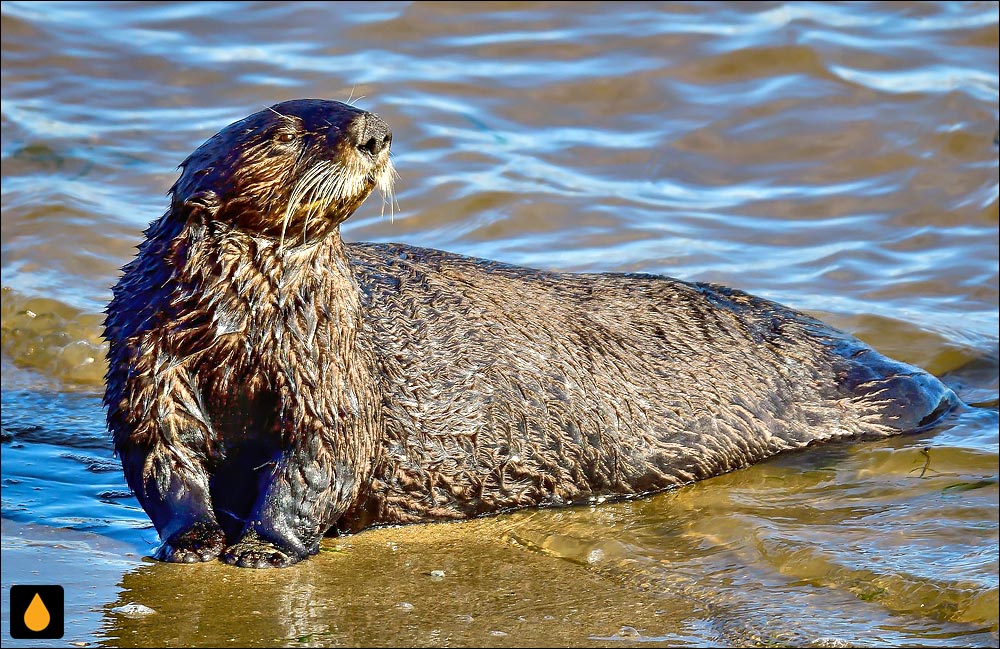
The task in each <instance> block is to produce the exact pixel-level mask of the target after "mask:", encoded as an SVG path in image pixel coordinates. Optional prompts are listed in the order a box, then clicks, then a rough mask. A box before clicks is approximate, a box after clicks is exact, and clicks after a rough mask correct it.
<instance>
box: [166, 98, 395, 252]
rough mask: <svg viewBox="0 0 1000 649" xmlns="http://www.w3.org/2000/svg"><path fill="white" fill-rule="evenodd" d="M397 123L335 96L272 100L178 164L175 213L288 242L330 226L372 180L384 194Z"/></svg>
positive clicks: (324, 232) (316, 235)
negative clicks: (393, 127)
mask: <svg viewBox="0 0 1000 649" xmlns="http://www.w3.org/2000/svg"><path fill="white" fill-rule="evenodd" d="M391 141H392V133H391V132H390V130H389V127H388V126H387V125H386V123H385V122H384V121H382V120H381V119H380V118H379V117H378V116H377V115H374V114H372V113H367V112H365V111H363V110H361V109H359V108H355V107H354V106H348V105H347V104H343V103H340V102H338V101H326V100H322V99H298V100H294V101H286V102H283V103H280V104H275V105H274V106H271V107H270V108H267V109H264V110H262V111H260V112H257V113H254V114H253V115H250V116H249V117H247V118H245V119H242V120H240V121H238V122H236V123H234V124H230V125H229V126H227V127H226V128H224V129H222V130H221V131H219V132H218V133H217V134H216V135H214V136H213V137H212V138H210V139H209V140H208V141H207V142H205V143H204V144H202V145H201V146H200V147H198V149H197V150H196V151H195V152H194V153H192V154H191V155H190V156H189V157H188V158H187V160H185V161H184V162H183V163H182V164H181V167H182V169H183V170H182V173H181V177H180V178H179V179H178V180H177V182H176V183H174V186H173V187H172V188H171V196H172V202H171V214H172V216H174V217H175V218H180V219H184V220H186V221H189V222H191V221H195V222H204V223H217V224H220V225H222V226H223V227H228V228H237V229H239V230H242V231H245V232H247V233H249V234H252V235H255V236H266V237H271V238H275V239H278V240H280V241H281V242H282V245H296V244H299V243H303V242H309V241H314V240H316V239H317V238H319V237H323V236H325V235H327V234H329V233H330V232H331V231H332V230H333V229H334V228H336V227H337V225H338V224H339V223H341V222H342V221H343V220H344V219H346V218H347V217H348V216H350V215H351V213H352V212H354V210H355V209H356V208H357V207H358V206H359V205H361V203H362V202H363V201H364V200H365V199H366V198H367V197H368V194H370V193H371V191H372V189H373V188H375V187H376V186H377V187H379V188H380V189H381V190H382V193H383V195H388V194H389V192H391V188H392V179H393V175H394V171H393V168H392V163H391V162H390V160H389V145H390V143H391Z"/></svg>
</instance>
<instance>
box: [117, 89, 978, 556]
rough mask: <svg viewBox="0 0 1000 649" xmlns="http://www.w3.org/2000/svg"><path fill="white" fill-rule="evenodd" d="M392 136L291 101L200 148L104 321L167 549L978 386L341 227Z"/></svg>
mask: <svg viewBox="0 0 1000 649" xmlns="http://www.w3.org/2000/svg"><path fill="white" fill-rule="evenodd" d="M391 139H392V136H391V132H390V130H389V127H388V126H387V125H386V123H385V122H384V121H382V120H381V119H380V118H379V117H377V116H376V115H374V114H372V113H368V112H365V111H363V110H360V109H358V108H356V107H354V106H349V105H346V104H343V103H339V102H335V101H325V100H317V99H305V100H296V101H288V102H284V103H280V104H276V105H274V106H272V107H270V108H268V109H266V110H262V111H260V112H257V113H255V114H253V115H251V116H249V117H247V118H246V119H243V120H241V121H238V122H236V123H234V124H232V125H230V126H228V127H226V128H225V129H223V130H222V131H220V132H219V133H218V134H217V135H215V136H214V137H212V138H211V139H209V140H208V141H207V142H205V143H204V144H203V145H202V146H201V147H199V148H198V149H197V150H196V151H195V152H194V153H193V154H192V155H191V156H190V157H188V158H187V160H185V161H184V163H183V164H182V165H181V166H182V173H181V175H180V178H179V179H178V180H177V182H176V183H175V184H174V186H173V187H172V189H171V191H170V207H169V209H168V210H167V212H166V213H165V214H164V215H163V216H162V217H161V218H160V219H159V220H157V221H154V222H153V223H152V224H151V225H150V227H149V229H148V230H147V231H146V240H145V241H144V242H143V243H142V244H141V245H140V247H139V252H138V254H137V256H136V258H135V259H134V260H133V261H131V262H130V263H129V264H128V265H126V266H125V268H124V275H123V277H122V278H121V280H120V281H119V282H118V284H117V285H116V286H115V287H114V297H113V299H112V301H111V303H110V305H109V306H108V309H107V319H106V322H105V337H106V338H107V340H108V342H109V343H110V347H109V351H108V363H109V366H108V375H107V391H106V394H105V404H106V406H107V408H108V425H109V428H110V430H111V431H112V433H113V435H114V445H115V449H116V451H117V453H118V455H119V456H120V457H121V461H122V465H123V468H124V472H125V477H126V479H127V481H128V484H129V485H130V487H131V488H132V490H133V491H134V492H135V495H136V497H137V498H138V499H139V502H140V503H141V504H142V506H143V508H144V509H145V510H146V512H147V513H148V514H149V516H150V518H151V519H152V521H153V523H154V525H155V526H156V529H157V531H158V532H159V534H160V537H161V538H162V541H163V542H162V545H161V546H160V548H159V550H158V551H157V553H156V556H157V557H158V558H160V559H163V560H166V561H175V562H194V561H207V560H211V559H214V558H216V557H220V558H221V559H222V560H224V561H226V562H228V563H232V564H236V565H239V566H251V567H268V566H285V565H289V564H292V563H295V562H297V561H299V560H301V559H303V558H305V557H307V556H309V555H311V554H315V553H316V552H317V551H318V549H319V543H320V539H321V538H322V536H323V535H324V533H326V532H327V531H329V530H330V528H331V527H336V529H337V530H339V531H357V530H360V529H363V528H365V527H367V526H370V525H379V524H396V523H417V522H426V521H440V520H454V519H462V518H468V517H472V516H479V515H482V514H487V513H491V512H492V513H495V512H501V511H505V510H510V509H514V508H519V507H528V506H539V505H541V506H551V505H563V504H571V503H576V502H581V501H586V500H587V499H589V498H592V497H598V496H606V497H627V496H632V495H636V494H645V493H650V492H654V491H658V490H663V489H667V488H669V487H675V486H677V485H682V484H685V483H689V482H691V481H694V480H699V479H702V478H707V477H709V476H714V475H717V474H720V473H724V472H727V471H732V470H734V469H739V468H741V467H745V466H747V465H750V464H752V463H754V462H757V461H759V460H762V459H764V458H766V457H768V456H771V455H774V454H776V453H779V452H782V451H786V450H789V449H797V448H801V447H803V446H806V445H809V444H812V443H815V442H821V441H827V440H838V439H847V438H857V437H861V436H866V437H878V436H885V435H892V434H896V433H902V432H908V431H915V430H920V429H922V428H925V427H927V426H929V425H931V424H933V423H934V422H935V421H937V420H938V419H939V418H940V417H941V416H942V415H943V414H944V413H945V412H947V411H948V410H949V409H951V408H952V407H954V406H955V405H956V404H957V403H958V401H957V399H956V397H955V395H954V394H953V393H952V392H951V391H950V390H949V389H948V388H946V387H945V386H944V385H943V384H942V383H941V382H939V381H938V380H937V379H936V378H934V377H933V376H931V375H930V374H928V373H926V372H924V371H922V370H920V369H918V368H916V367H912V366H910V365H906V364H903V363H900V362H896V361H894V360H891V359H888V358H886V357H884V356H882V355H880V354H879V353H878V352H876V351H874V350H873V349H871V348H870V347H868V346H867V345H865V344H864V343H862V342H860V341H859V340H857V339H855V338H853V337H851V336H849V335H847V334H844V333H841V332H839V331H837V330H835V329H833V328H831V327H829V326H827V325H825V324H823V323H822V322H820V321H818V320H816V319H814V318H811V317H809V316H806V315H803V314H801V313H798V312H796V311H794V310H792V309H789V308H787V307H784V306H781V305H780V304H776V303H774V302H770V301H768V300H764V299H761V298H758V297H754V296H752V295H748V294H746V293H743V292H741V291H738V290H734V289H730V288H725V287H723V286H718V285H715V284H703V283H697V282H685V281H680V280H677V279H671V278H669V277H660V276H654V275H638V274H620V273H603V274H570V273H556V272H544V271H539V270H533V269H530V268H521V267H517V266H511V265H507V264H502V263H497V262H493V261H487V260H483V259H473V258H469V257H463V256H461V255H456V254H451V253H447V252H441V251H438V250H430V249H425V248H416V247H413V246H407V245H402V244H371V243H354V244H345V243H344V242H343V241H342V240H341V237H340V232H339V228H338V226H339V224H340V223H341V222H343V221H344V220H345V219H346V218H347V217H349V216H350V215H351V213H352V212H353V211H354V210H355V208H357V207H358V206H359V205H360V204H361V202H362V201H364V200H365V198H366V197H367V196H368V195H369V193H370V192H371V191H372V190H373V188H375V187H381V188H382V189H383V190H384V191H387V190H389V188H390V187H391V183H392V179H393V174H394V172H393V168H392V164H391V162H390V159H389V149H390V145H391Z"/></svg>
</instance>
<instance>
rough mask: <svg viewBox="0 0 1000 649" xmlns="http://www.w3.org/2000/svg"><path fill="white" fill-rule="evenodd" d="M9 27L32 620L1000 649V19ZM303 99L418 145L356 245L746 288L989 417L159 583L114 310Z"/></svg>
mask: <svg viewBox="0 0 1000 649" xmlns="http://www.w3.org/2000/svg"><path fill="white" fill-rule="evenodd" d="M2 7H3V16H2V50H3V51H2V63H3V67H2V91H3V105H2V119H3V121H2V135H3V142H2V180H3V183H2V194H3V212H2V272H3V289H2V291H3V293H2V353H3V356H2V362H3V383H2V387H3V392H2V410H3V447H2V450H3V463H2V469H3V482H2V484H3V490H2V494H3V499H2V503H3V505H2V514H3V562H2V567H3V597H4V604H3V607H2V608H3V615H4V616H5V618H6V616H7V615H8V613H9V609H8V606H7V603H6V598H7V594H8V588H7V587H8V585H9V584H11V583H24V582H28V583H62V584H64V585H65V586H66V592H67V627H66V628H67V635H66V641H75V642H86V643H90V644H103V645H108V646H122V645H128V646H132V645H143V644H160V643H166V644H200V645H208V646H213V645H219V646H221V643H225V642H236V643H237V644H247V645H268V644H286V645H296V646H298V645H317V644H319V645H329V644H358V643H360V644H381V645H399V646H407V645H427V644H487V645H534V644H542V645H545V644H571V645H581V644H620V643H622V642H637V641H657V642H661V643H664V644H668V645H674V646H677V645H691V646H697V645H702V644H706V643H708V644H720V645H746V644H760V645H774V644H800V645H801V644H811V645H814V646H843V645H845V644H851V645H880V644H895V643H903V644H911V645H922V646H967V645H994V646H995V645H996V644H997V642H998V635H997V634H998V615H997V605H998V577H997V573H998V555H997V548H998V532H997V530H998V486H997V484H998V416H997V403H998V402H997V393H998V358H997V357H998V332H997V329H998V177H997V173H998V163H997V123H998V40H1000V39H998V6H997V3H995V2H988V3H842V4H834V3H791V4H775V3H745V2H741V3H731V4H726V3H721V4H718V3H699V4H673V3H672V4H624V3H614V4H610V3H608V4H579V3H573V4H568V3H566V4H563V3H550V4H544V3H543V4H537V3H481V2H477V3H455V4H448V3H445V4H435V3H428V4H423V3H416V4H407V3H401V4H397V3H385V4H381V3H378V4H376V3H370V4H358V5H353V4H295V3H275V4H270V3H233V2H226V3H197V4H175V3H156V4H152V3H151V4H142V3H113V4H112V3H80V4H64V3H17V2H4V3H3V5H2ZM296 97H323V98H332V99H340V100H347V99H348V98H351V99H352V100H356V101H357V103H358V105H359V106H361V107H363V108H365V109H368V110H372V111H376V112H378V113H379V114H380V115H381V116H382V117H383V118H385V119H386V121H388V122H389V123H390V125H391V126H392V128H393V132H394V140H393V151H394V159H395V163H396V167H397V169H398V170H399V172H400V179H399V181H398V183H397V186H396V187H397V199H398V203H399V205H398V208H397V209H396V211H395V214H394V217H393V218H391V219H390V218H389V217H388V216H382V215H381V213H380V209H379V206H378V205H377V202H376V201H372V202H371V203H370V204H367V205H365V206H363V207H362V208H361V209H360V210H359V211H358V213H357V214H356V215H355V216H353V217H352V218H351V219H350V220H349V221H348V222H347V223H346V224H345V226H344V233H345V237H346V238H348V239H349V240H395V241H403V242H407V243H411V244H415V245H422V246H429V247H436V248H444V249H448V250H452V251H455V252H460V253H465V254H470V255H477V256H482V257H489V258H494V259H500V260H503V261H506V262H511V263H516V264H523V265H530V266H535V267H542V268H552V269H563V270H590V271H606V270H607V271H609V270H624V271H644V272H654V273H664V274H669V275H673V276H676V277H681V278H684V279H691V280H700V281H717V282H721V283H724V284H728V285H732V286H737V287H739V288H742V289H745V290H748V291H751V292H754V293H757V294H760V295H763V296H765V297H768V298H771V299H775V300H777V301H780V302H783V303H785V304H788V305H791V306H794V307H797V308H800V309H803V310H806V311H808V312H810V313H813V314H815V315H818V316H819V317H821V318H823V319H825V320H827V321H829V322H831V323H832V324H834V325H836V326H838V327H841V328H843V329H845V330H848V331H850V332H852V333H854V334H855V335H857V336H859V337H861V338H863V339H865V340H867V341H868V342H870V343H872V344H873V345H874V346H875V347H877V348H878V349H880V350H881V351H883V352H885V353H887V354H889V355H891V356H894V357H897V358H900V359H902V360H905V361H908V362H912V363H915V364H918V365H920V366H922V367H924V368H926V369H928V370H930V371H932V372H934V373H936V374H938V375H940V376H944V378H945V380H946V381H947V382H949V384H951V385H952V386H953V387H955V388H956V389H957V390H958V391H959V393H960V394H961V396H962V397H963V399H964V400H965V401H966V402H967V403H970V404H973V405H974V407H972V408H969V409H967V410H965V411H964V412H962V413H960V414H958V415H955V416H953V417H952V418H950V419H949V420H948V421H947V422H946V423H944V424H943V425H942V426H940V427H939V428H937V429H936V430H933V431H929V432H926V433H922V434H919V435H916V436H908V437H898V438H894V439H890V440H886V441H881V442H870V443H861V444H843V445H834V446H830V447H825V448H820V449H812V450H809V451H808V452H804V453H798V454H794V455H790V456H787V457H782V458H777V459H775V460H772V461H770V462H766V463H763V464H761V465H757V466H755V467H751V468H750V469H747V470H744V471H739V472H735V473H732V474H729V475H725V476H721V477H718V478H715V479H712V480H708V481H705V482H702V483H699V484H696V485H692V486H690V487H686V488H683V489H680V490H677V491H675V492H671V493H666V494H661V495H658V496H656V497H653V498H649V499H645V500H641V501H636V502H629V503H618V504H613V505H611V504H605V505H601V506H595V507H583V508H573V509H567V510H549V511H530V512H519V513H516V514H513V515H509V516H501V517H496V518H491V519H485V520H481V521H475V522H472V523H468V524H461V525H436V526H420V527H410V528H401V529H388V530H376V531H371V532H366V533H363V534H361V535H358V536H355V537H349V538H346V539H336V540H335V539H330V540H328V541H327V542H326V544H325V545H324V552H323V553H322V554H321V555H320V556H319V557H317V558H315V559H313V560H310V561H308V562H306V563H305V564H304V565H302V566H297V567H295V568H291V569H288V570H285V571H278V572H265V573H261V572H257V571H239V570H236V569H231V568H229V567H227V566H222V565H218V564H213V565H205V566H196V567H178V566H167V565H163V564H156V563H150V562H148V560H145V561H144V560H140V557H142V556H144V555H148V553H149V552H150V549H151V547H152V546H153V545H154V544H155V543H156V535H155V532H154V531H153V530H152V529H151V527H150V526H149V523H148V520H147V519H146V517H145V516H144V514H143V513H142V511H141V510H140V509H139V507H138V505H137V503H136V502H135V500H134V498H133V497H132V496H131V495H130V494H129V492H128V490H127V487H126V486H125V484H124V480H123V479H122V476H121V474H120V469H119V467H118V464H117V461H116V460H114V459H113V457H112V455H111V446H110V442H109V440H108V437H107V434H106V431H105V429H104V424H103V413H102V411H101V407H100V393H101V390H102V381H103V378H102V377H103V373H104V361H103V353H104V352H103V347H102V345H101V340H100V335H99V334H100V323H101V319H102V316H101V310H102V309H103V306H104V304H105V303H106V302H107V300H108V299H109V297H110V290H109V287H110V286H111V285H112V284H113V283H114V282H115V281H116V278H117V273H118V268H120V267H121V266H122V265H123V264H124V263H125V262H126V261H127V260H128V259H129V258H130V257H131V256H132V254H133V252H134V246H135V245H136V244H137V243H138V241H139V240H140V237H141V230H142V229H143V228H144V227H145V225H146V224H147V223H148V222H149V221H151V220H152V219H154V218H156V217H157V216H158V215H159V214H161V213H162V212H163V210H164V209H165V207H166V199H165V197H164V192H165V191H166V190H167V188H168V187H169V186H170V184H171V183H172V182H173V180H174V178H175V177H176V172H175V167H176V166H177V164H178V163H179V162H180V161H181V160H182V159H183V158H184V157H185V156H186V155H187V154H188V153H189V152H190V151H191V150H193V149H194V148H195V147H196V146H197V145H198V144H200V143H201V142H202V141H204V140H205V139H206V138H207V137H208V136H210V135H211V134H213V133H214V132H216V131H217V130H218V129H220V128H221V127H223V126H225V125H226V124H228V123H230V122H232V121H234V120H236V119H239V118H241V117H243V116H245V115H247V114H249V113H251V112H254V111H256V110H258V109H259V108H260V107H261V106H262V105H269V104H272V103H275V102H278V101H282V100H285V99H291V98H296ZM436 570H441V571H443V572H444V573H445V576H444V577H432V576H430V575H431V574H432V573H433V574H434V575H437V574H438V573H436V572H434V571H436ZM133 601H136V602H140V603H143V604H145V605H147V606H150V607H152V608H153V609H155V610H156V611H157V613H156V614H155V615H152V616H149V617H142V618H135V617H129V616H128V615H126V614H124V613H123V611H124V609H121V608H118V607H120V606H122V605H124V604H127V603H129V602H133ZM3 627H4V629H3V633H4V634H5V635H4V638H5V643H6V642H7V640H8V638H7V636H6V633H8V629H9V627H8V624H7V621H6V619H5V620H4V621H3Z"/></svg>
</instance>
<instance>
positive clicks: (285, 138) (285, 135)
mask: <svg viewBox="0 0 1000 649" xmlns="http://www.w3.org/2000/svg"><path fill="white" fill-rule="evenodd" d="M274 139H275V140H276V141H278V142H281V143H282V144H288V143H289V142H291V141H293V140H294V139H295V133H292V132H291V131H281V132H280V133H278V134H277V135H275V136H274Z"/></svg>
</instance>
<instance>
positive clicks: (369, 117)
mask: <svg viewBox="0 0 1000 649" xmlns="http://www.w3.org/2000/svg"><path fill="white" fill-rule="evenodd" d="M347 135H348V137H350V138H351V141H352V143H353V144H354V146H355V147H357V148H358V150H359V151H364V152H365V153H368V154H369V155H371V156H373V157H374V156H377V155H378V154H379V153H381V152H382V150H383V149H388V148H389V145H390V144H391V143H392V131H390V130H389V125H388V124H386V123H385V122H384V121H382V118H381V117H379V116H378V115H373V114H371V113H362V114H360V115H358V116H357V117H356V118H354V120H353V121H352V122H351V124H350V126H348V127H347Z"/></svg>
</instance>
